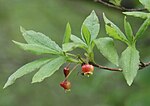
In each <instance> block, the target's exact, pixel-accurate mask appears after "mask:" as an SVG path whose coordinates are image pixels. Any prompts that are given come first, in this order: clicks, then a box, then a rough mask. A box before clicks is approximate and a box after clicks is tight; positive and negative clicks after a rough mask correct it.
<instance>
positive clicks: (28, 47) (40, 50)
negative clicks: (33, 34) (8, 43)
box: [13, 41, 60, 55]
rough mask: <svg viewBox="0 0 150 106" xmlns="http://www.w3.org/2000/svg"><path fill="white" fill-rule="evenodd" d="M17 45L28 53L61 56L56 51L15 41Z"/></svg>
mask: <svg viewBox="0 0 150 106" xmlns="http://www.w3.org/2000/svg"><path fill="white" fill-rule="evenodd" d="M13 42H14V43H15V44H16V45H18V46H19V47H20V48H22V49H23V50H26V51H30V52H32V53H35V54H38V55H39V54H47V53H49V54H60V52H57V51H54V50H52V49H50V48H48V47H45V46H42V45H37V44H24V43H20V42H16V41H13Z"/></svg>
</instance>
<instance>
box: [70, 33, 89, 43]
mask: <svg viewBox="0 0 150 106" xmlns="http://www.w3.org/2000/svg"><path fill="white" fill-rule="evenodd" d="M70 39H71V40H72V41H73V42H74V43H81V44H83V45H86V44H85V43H84V42H83V41H82V40H81V39H80V38H79V37H77V36H75V35H71V37H70Z"/></svg>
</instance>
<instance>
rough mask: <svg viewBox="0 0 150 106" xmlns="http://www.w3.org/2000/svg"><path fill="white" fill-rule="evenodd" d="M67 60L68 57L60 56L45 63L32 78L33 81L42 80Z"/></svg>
mask: <svg viewBox="0 0 150 106" xmlns="http://www.w3.org/2000/svg"><path fill="white" fill-rule="evenodd" d="M65 62H66V57H58V58H55V59H53V60H52V61H50V62H48V63H47V64H46V65H44V66H43V67H42V68H41V69H40V70H39V71H38V72H37V73H36V74H35V75H34V76H33V78H32V83H35V82H41V81H43V80H44V79H45V78H47V77H50V76H51V75H52V74H54V72H56V71H57V70H58V69H59V68H60V66H61V65H63V64H64V63H65Z"/></svg>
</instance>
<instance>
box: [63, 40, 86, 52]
mask: <svg viewBox="0 0 150 106" xmlns="http://www.w3.org/2000/svg"><path fill="white" fill-rule="evenodd" d="M62 47H63V51H64V52H68V51H72V50H74V49H75V48H77V47H79V48H85V45H83V44H81V43H74V42H71V43H65V44H63V45H62Z"/></svg>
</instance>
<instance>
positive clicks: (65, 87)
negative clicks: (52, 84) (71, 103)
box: [60, 80, 71, 91]
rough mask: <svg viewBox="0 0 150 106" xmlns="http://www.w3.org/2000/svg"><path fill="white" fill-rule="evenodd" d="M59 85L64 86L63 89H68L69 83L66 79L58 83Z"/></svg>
mask: <svg viewBox="0 0 150 106" xmlns="http://www.w3.org/2000/svg"><path fill="white" fill-rule="evenodd" d="M60 86H61V87H63V88H64V90H65V91H70V88H71V83H70V82H69V81H67V80H65V81H63V82H61V83H60Z"/></svg>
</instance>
